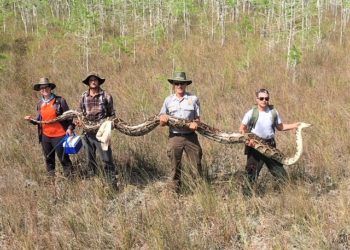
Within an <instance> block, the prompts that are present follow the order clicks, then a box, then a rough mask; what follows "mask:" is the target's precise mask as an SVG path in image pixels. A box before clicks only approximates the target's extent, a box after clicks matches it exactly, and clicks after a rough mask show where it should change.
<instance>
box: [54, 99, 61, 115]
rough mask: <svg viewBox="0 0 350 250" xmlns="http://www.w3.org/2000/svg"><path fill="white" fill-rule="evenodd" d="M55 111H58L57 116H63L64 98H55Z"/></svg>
mask: <svg viewBox="0 0 350 250" xmlns="http://www.w3.org/2000/svg"><path fill="white" fill-rule="evenodd" d="M54 105H55V109H56V115H57V116H59V115H62V114H63V108H62V97H61V96H55V102H54Z"/></svg>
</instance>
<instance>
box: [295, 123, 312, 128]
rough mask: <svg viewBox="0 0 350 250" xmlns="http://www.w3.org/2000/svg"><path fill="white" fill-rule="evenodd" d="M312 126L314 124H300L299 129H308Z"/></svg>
mask: <svg viewBox="0 0 350 250" xmlns="http://www.w3.org/2000/svg"><path fill="white" fill-rule="evenodd" d="M311 126H312V124H310V123H306V122H300V123H299V126H298V129H303V128H308V127H311Z"/></svg>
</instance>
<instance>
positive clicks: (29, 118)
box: [24, 115, 33, 121]
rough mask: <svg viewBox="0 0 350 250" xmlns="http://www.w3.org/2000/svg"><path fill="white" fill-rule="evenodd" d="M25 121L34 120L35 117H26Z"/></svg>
mask: <svg viewBox="0 0 350 250" xmlns="http://www.w3.org/2000/svg"><path fill="white" fill-rule="evenodd" d="M24 119H25V120H27V121H29V120H33V117H32V116H31V115H26V116H25V117H24Z"/></svg>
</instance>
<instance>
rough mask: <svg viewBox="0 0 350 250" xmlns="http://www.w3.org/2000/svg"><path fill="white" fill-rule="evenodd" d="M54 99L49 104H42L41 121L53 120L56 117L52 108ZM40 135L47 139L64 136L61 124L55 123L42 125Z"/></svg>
mask: <svg viewBox="0 0 350 250" xmlns="http://www.w3.org/2000/svg"><path fill="white" fill-rule="evenodd" d="M54 103H55V98H54V99H53V100H51V101H50V102H49V103H42V105H41V108H40V113H41V117H42V120H43V121H48V120H52V119H55V118H56V117H57V113H56V109H55V107H54ZM42 133H43V134H44V135H46V136H48V137H60V136H63V135H65V134H66V131H65V129H64V127H63V126H62V124H61V123H59V122H55V123H51V124H42Z"/></svg>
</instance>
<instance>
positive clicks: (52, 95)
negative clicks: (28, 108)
mask: <svg viewBox="0 0 350 250" xmlns="http://www.w3.org/2000/svg"><path fill="white" fill-rule="evenodd" d="M54 98H55V95H54V94H51V96H50V98H49V99H47V100H46V99H45V98H44V97H43V96H42V97H41V101H42V102H43V103H49V102H51V101H52V100H53V99H54Z"/></svg>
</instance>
